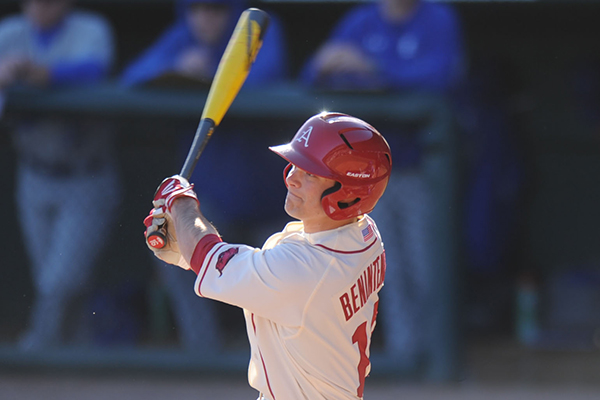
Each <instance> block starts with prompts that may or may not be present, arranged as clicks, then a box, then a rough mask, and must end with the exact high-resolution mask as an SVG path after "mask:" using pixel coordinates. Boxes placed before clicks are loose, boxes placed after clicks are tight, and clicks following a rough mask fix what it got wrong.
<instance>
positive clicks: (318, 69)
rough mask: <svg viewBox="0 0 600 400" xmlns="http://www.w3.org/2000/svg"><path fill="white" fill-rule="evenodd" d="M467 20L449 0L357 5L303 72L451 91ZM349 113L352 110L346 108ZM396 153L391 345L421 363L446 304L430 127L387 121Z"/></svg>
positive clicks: (342, 84) (339, 86)
mask: <svg viewBox="0 0 600 400" xmlns="http://www.w3.org/2000/svg"><path fill="white" fill-rule="evenodd" d="M464 62H465V60H464V49H463V40H462V34H461V26H460V22H459V19H458V18H457V15H456V13H455V11H454V10H453V9H452V8H451V7H450V6H449V5H445V4H439V3H430V2H427V1H420V0H379V1H377V2H373V3H369V4H361V5H358V6H355V7H353V8H352V9H350V10H349V12H348V13H347V14H346V15H344V16H343V17H342V18H341V20H340V21H339V23H338V24H337V25H336V26H335V27H334V29H333V31H332V33H331V35H330V37H329V38H328V39H327V40H326V41H325V43H324V44H323V45H322V46H321V47H320V48H319V49H318V50H317V51H316V53H315V54H314V55H313V56H312V57H311V58H310V59H309V60H308V61H307V63H306V65H305V66H304V68H303V70H302V71H301V74H300V79H301V81H302V82H304V83H305V84H306V85H308V86H311V87H318V88H321V89H329V90H341V91H377V92H380V91H387V92H399V93H404V92H406V93H414V92H429V93H434V94H438V95H441V96H451V95H452V94H453V92H454V91H455V90H456V89H457V88H458V87H459V86H460V84H461V81H462V76H463V69H464ZM341 111H343V110H341ZM377 126H378V128H379V129H380V131H381V132H382V133H383V134H384V135H385V137H386V139H387V140H388V142H389V144H390V147H391V149H392V153H393V154H394V172H392V176H391V178H390V182H389V184H388V189H387V191H386V193H385V195H384V196H383V197H382V198H381V199H380V201H379V203H378V206H377V207H376V209H375V210H374V211H373V215H374V218H375V219H377V220H378V221H381V222H380V224H379V229H380V231H381V234H382V236H383V237H384V238H385V242H386V257H387V264H388V269H387V272H386V280H385V283H386V285H385V289H384V290H383V291H382V298H383V301H382V304H381V312H382V316H383V319H382V325H383V333H384V346H385V351H386V353H387V354H388V355H390V357H394V359H395V360H397V362H398V364H399V365H400V366H402V367H405V368H408V369H412V368H414V367H416V366H417V365H418V364H419V363H421V362H426V359H424V358H425V357H427V356H428V355H429V354H430V347H429V346H430V345H431V343H432V342H433V340H434V337H433V336H432V335H433V334H439V332H432V325H431V324H432V316H433V315H435V314H436V313H437V312H438V311H437V309H436V299H435V293H433V289H432V282H433V281H434V276H435V275H434V274H435V273H436V272H435V266H434V265H433V258H432V256H431V249H432V247H431V246H432V244H431V243H432V242H431V237H430V234H431V229H432V227H433V226H434V225H433V221H431V214H430V210H431V206H432V205H433V203H432V199H431V190H430V188H429V187H428V186H427V182H426V180H425V176H424V173H423V171H422V169H421V159H422V157H421V152H422V150H421V147H422V143H421V142H420V140H419V139H420V137H421V136H422V134H423V132H422V129H423V128H422V127H421V126H417V127H414V126H403V125H402V124H399V123H395V124H394V123H391V122H389V121H387V122H386V121H377Z"/></svg>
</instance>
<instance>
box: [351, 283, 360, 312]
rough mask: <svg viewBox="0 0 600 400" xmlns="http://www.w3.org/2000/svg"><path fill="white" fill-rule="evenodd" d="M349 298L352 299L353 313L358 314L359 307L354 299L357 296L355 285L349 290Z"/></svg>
mask: <svg viewBox="0 0 600 400" xmlns="http://www.w3.org/2000/svg"><path fill="white" fill-rule="evenodd" d="M350 297H351V298H352V307H353V308H354V312H355V313H356V312H358V310H360V307H358V306H357V305H356V299H358V294H357V293H356V284H354V285H352V287H351V288H350Z"/></svg>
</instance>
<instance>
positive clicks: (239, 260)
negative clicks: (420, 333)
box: [192, 216, 385, 400]
mask: <svg viewBox="0 0 600 400" xmlns="http://www.w3.org/2000/svg"><path fill="white" fill-rule="evenodd" d="M211 246H212V248H210V250H208V251H206V248H205V249H204V250H203V251H200V252H199V251H198V248H197V249H196V252H195V254H194V258H193V259H192V267H193V269H194V270H195V271H197V272H198V277H197V279H196V284H195V289H196V294H198V295H199V296H202V297H208V298H212V299H215V300H219V301H222V302H225V303H228V304H233V305H236V306H239V307H241V308H243V309H244V316H245V318H246V327H247V331H248V338H249V341H250V347H251V360H250V365H249V371H248V379H249V382H250V385H251V386H252V387H254V388H255V389H257V390H258V391H260V392H261V393H263V396H264V397H265V398H266V399H270V400H300V399H310V400H318V399H323V400H325V399H327V400H336V399H340V400H341V399H360V398H362V395H363V388H364V379H365V377H366V376H367V374H368V373H369V371H370V362H369V347H370V343H371V333H372V331H373V329H374V327H375V317H376V315H377V305H378V300H379V297H378V291H379V290H380V289H381V287H382V286H383V281H384V277H385V254H384V249H383V243H382V242H381V237H380V235H379V232H378V230H377V227H376V225H375V223H374V222H373V220H372V219H371V218H370V217H368V216H364V217H362V218H361V219H360V220H359V221H358V222H355V223H352V224H349V225H345V226H343V227H340V228H337V229H334V230H329V231H324V232H318V233H311V234H307V233H304V231H303V225H302V223H301V222H291V223H289V224H287V225H286V227H285V229H284V230H283V231H282V232H279V233H276V234H274V235H273V236H271V237H270V238H269V239H267V241H266V242H265V244H264V246H263V248H262V249H257V248H252V247H249V246H246V245H234V244H229V243H225V242H213V244H211ZM198 247H201V246H200V245H199V246H198ZM196 253H201V254H202V255H201V256H200V257H196Z"/></svg>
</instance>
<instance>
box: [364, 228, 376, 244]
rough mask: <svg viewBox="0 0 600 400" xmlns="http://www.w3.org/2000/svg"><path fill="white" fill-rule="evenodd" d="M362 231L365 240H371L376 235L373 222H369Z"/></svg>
mask: <svg viewBox="0 0 600 400" xmlns="http://www.w3.org/2000/svg"><path fill="white" fill-rule="evenodd" d="M361 232H362V236H363V240H364V241H365V242H368V241H369V240H371V239H372V238H373V236H374V235H375V233H374V232H373V227H372V226H371V224H367V227H366V228H365V229H363V230H362V231H361Z"/></svg>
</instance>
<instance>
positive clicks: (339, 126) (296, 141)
mask: <svg viewBox="0 0 600 400" xmlns="http://www.w3.org/2000/svg"><path fill="white" fill-rule="evenodd" d="M270 149H271V150H272V151H274V152H275V153H277V154H279V155H280V156H281V157H283V158H284V159H286V160H287V161H289V162H290V163H291V164H294V165H296V166H297V167H298V168H300V169H302V170H304V171H307V172H309V173H311V174H313V175H318V176H321V177H324V178H329V179H333V180H335V181H336V182H337V183H336V184H335V185H334V186H333V187H332V188H331V189H328V190H326V191H325V192H323V195H322V196H321V204H322V206H323V209H324V210H325V213H326V214H327V215H328V216H329V217H330V218H331V219H334V220H343V219H347V218H353V217H357V216H359V215H362V214H367V213H369V212H371V211H372V210H373V208H374V207H375V204H377V201H378V200H379V198H380V197H381V195H382V194H383V192H384V191H385V187H386V186H387V183H388V180H389V177H390V173H391V170H392V154H391V151H390V147H389V146H388V144H387V142H386V141H385V139H384V138H383V136H381V134H380V133H379V132H377V130H376V129H375V128H373V127H372V126H371V125H369V124H367V123H366V122H364V121H362V120H360V119H358V118H355V117H352V116H350V115H346V114H341V113H332V112H323V113H321V114H318V115H315V116H313V117H311V118H309V119H308V120H307V121H306V122H305V123H304V125H302V127H301V128H300V129H299V130H298V132H297V133H296V135H295V136H294V138H293V139H292V141H291V142H290V143H288V144H283V145H280V146H273V147H270ZM288 170H289V166H288V168H286V170H285V173H284V174H285V175H286V176H287V173H288Z"/></svg>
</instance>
